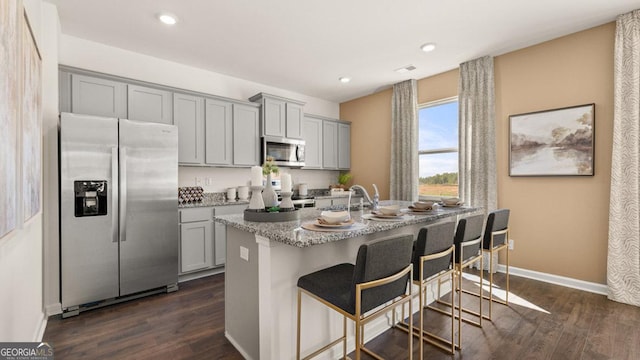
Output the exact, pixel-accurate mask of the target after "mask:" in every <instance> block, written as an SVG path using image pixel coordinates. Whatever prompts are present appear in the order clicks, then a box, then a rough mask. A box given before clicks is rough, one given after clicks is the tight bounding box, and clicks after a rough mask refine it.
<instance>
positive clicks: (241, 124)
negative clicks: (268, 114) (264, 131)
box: [233, 104, 261, 166]
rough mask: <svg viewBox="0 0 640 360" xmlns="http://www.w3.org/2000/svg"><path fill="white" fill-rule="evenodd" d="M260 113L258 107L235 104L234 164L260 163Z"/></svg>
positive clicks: (251, 164)
mask: <svg viewBox="0 0 640 360" xmlns="http://www.w3.org/2000/svg"><path fill="white" fill-rule="evenodd" d="M260 163H261V161H260V114H259V112H258V108H257V107H254V106H249V105H242V104H233V164H234V165H240V166H253V165H260Z"/></svg>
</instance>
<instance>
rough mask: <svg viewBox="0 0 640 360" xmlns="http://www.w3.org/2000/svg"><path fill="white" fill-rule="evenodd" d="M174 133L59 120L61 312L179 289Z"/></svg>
mask: <svg viewBox="0 0 640 360" xmlns="http://www.w3.org/2000/svg"><path fill="white" fill-rule="evenodd" d="M177 188H178V131H177V128H176V127H175V126H172V125H165V124H158V123H150V122H138V121H130V120H125V119H115V118H104V117H96V116H89V115H79V114H69V113H62V114H61V115H60V247H61V251H60V254H61V255H60V256H61V259H60V260H61V261H60V263H61V266H60V267H61V302H62V308H63V311H71V312H76V313H77V308H78V307H82V306H87V305H89V306H90V305H91V304H92V303H98V302H101V301H103V300H108V299H114V298H119V297H124V296H127V295H133V294H137V293H141V292H144V291H147V290H151V289H156V288H162V287H167V289H174V288H175V285H176V284H177V281H178V208H177V192H176V191H177Z"/></svg>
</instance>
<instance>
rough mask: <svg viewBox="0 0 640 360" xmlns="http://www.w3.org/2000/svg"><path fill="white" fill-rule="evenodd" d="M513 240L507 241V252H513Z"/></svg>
mask: <svg viewBox="0 0 640 360" xmlns="http://www.w3.org/2000/svg"><path fill="white" fill-rule="evenodd" d="M513 243H514V241H513V239H509V250H513Z"/></svg>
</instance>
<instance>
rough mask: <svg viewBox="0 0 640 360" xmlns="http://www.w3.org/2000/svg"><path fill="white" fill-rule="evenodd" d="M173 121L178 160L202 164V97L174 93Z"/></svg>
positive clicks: (203, 146)
mask: <svg viewBox="0 0 640 360" xmlns="http://www.w3.org/2000/svg"><path fill="white" fill-rule="evenodd" d="M173 123H174V125H176V126H177V127H178V162H179V163H181V164H203V163H204V158H205V155H204V152H205V145H204V141H205V136H204V135H205V133H204V98H202V97H199V96H193V95H187V94H178V93H174V94H173Z"/></svg>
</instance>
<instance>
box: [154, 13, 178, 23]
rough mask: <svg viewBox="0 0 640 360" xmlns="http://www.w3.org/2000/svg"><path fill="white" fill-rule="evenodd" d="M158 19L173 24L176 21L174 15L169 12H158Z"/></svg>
mask: <svg viewBox="0 0 640 360" xmlns="http://www.w3.org/2000/svg"><path fill="white" fill-rule="evenodd" d="M158 19H159V20H160V21H162V22H163V23H165V24H167V25H175V23H177V22H178V20H177V19H176V17H175V16H173V15H171V14H160V15H158Z"/></svg>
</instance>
